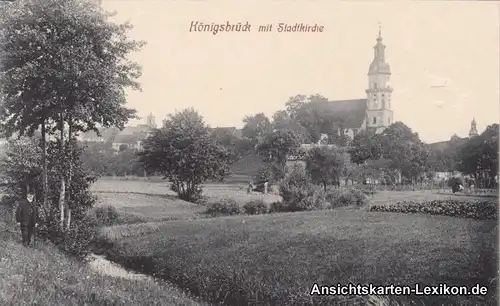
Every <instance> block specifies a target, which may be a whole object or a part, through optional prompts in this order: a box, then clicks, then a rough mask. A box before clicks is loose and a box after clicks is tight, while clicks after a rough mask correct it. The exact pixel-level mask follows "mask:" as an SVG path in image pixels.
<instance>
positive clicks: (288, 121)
mask: <svg viewBox="0 0 500 306" xmlns="http://www.w3.org/2000/svg"><path fill="white" fill-rule="evenodd" d="M272 124H273V129H274V130H291V131H293V132H295V133H296V134H297V135H298V137H299V139H300V142H301V143H309V142H310V139H309V132H308V131H307V129H306V128H304V127H303V126H302V125H301V124H300V123H299V122H298V121H297V120H296V119H294V118H292V117H291V116H290V114H289V113H288V112H287V111H285V110H279V111H277V112H275V113H274V115H273V123H272Z"/></svg>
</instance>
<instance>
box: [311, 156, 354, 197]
mask: <svg viewBox="0 0 500 306" xmlns="http://www.w3.org/2000/svg"><path fill="white" fill-rule="evenodd" d="M343 153H344V152H343V150H341V149H339V148H337V147H315V148H313V149H312V150H311V151H309V154H308V156H307V159H306V164H307V166H306V169H307V171H308V173H309V175H310V176H311V179H312V182H313V183H315V184H321V185H323V188H324V190H325V191H326V187H327V185H330V184H337V185H338V184H340V177H341V176H342V175H343V174H344V165H345V160H344V157H345V156H344V154H343Z"/></svg>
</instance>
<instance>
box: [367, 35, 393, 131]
mask: <svg viewBox="0 0 500 306" xmlns="http://www.w3.org/2000/svg"><path fill="white" fill-rule="evenodd" d="M381 32H382V30H381V27H380V26H379V30H378V37H377V44H376V45H375V46H374V47H373V49H374V56H373V61H372V63H371V64H370V68H369V69H368V82H369V83H368V89H367V90H366V97H367V110H366V128H367V129H368V130H374V131H375V132H376V133H381V132H382V131H383V130H384V129H385V128H386V127H388V126H389V125H391V124H392V123H393V111H392V109H391V102H392V101H391V94H392V88H391V86H390V82H389V81H390V77H391V68H390V66H389V64H388V63H387V62H386V61H385V45H384V44H383V43H382V33H381Z"/></svg>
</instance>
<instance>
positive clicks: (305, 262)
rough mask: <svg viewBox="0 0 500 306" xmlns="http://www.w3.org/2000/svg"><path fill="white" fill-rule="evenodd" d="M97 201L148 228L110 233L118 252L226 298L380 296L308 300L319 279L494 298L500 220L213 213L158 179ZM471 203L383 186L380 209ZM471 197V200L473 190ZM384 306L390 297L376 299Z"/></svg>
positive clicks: (115, 255)
mask: <svg viewBox="0 0 500 306" xmlns="http://www.w3.org/2000/svg"><path fill="white" fill-rule="evenodd" d="M93 190H94V192H95V194H97V195H99V197H101V203H100V205H113V206H114V207H116V208H117V210H118V212H120V213H126V214H135V215H137V216H141V217H143V218H144V220H146V221H148V222H145V223H138V224H127V225H116V226H110V227H104V228H102V230H101V234H102V236H103V238H105V239H106V240H107V242H108V243H110V248H109V249H108V250H107V256H108V258H109V259H111V260H113V261H116V262H118V263H120V264H122V265H123V266H125V267H128V268H131V269H133V270H137V271H141V272H145V273H147V274H151V275H154V276H157V277H158V278H161V279H166V280H169V281H171V282H172V283H175V284H176V285H178V286H179V287H180V288H182V289H184V290H186V291H187V292H189V293H191V294H193V295H195V296H199V297H201V298H202V299H203V300H205V301H208V302H222V303H224V304H226V305H255V304H259V305H323V304H331V303H332V302H333V301H336V302H339V301H340V300H343V301H345V302H346V303H347V304H348V305H357V304H359V305H363V304H366V303H367V299H369V298H371V299H375V297H349V296H344V297H339V296H329V297H327V296H310V294H309V293H310V290H311V287H312V285H313V284H314V283H318V284H320V285H336V284H337V283H341V284H347V283H349V282H351V283H354V284H358V283H361V284H368V283H373V284H379V285H384V284H390V283H393V284H401V285H412V284H415V283H419V284H422V285H433V284H438V283H447V284H448V285H467V286H472V285H475V284H476V283H479V284H482V285H486V286H488V287H489V289H490V294H489V295H488V296H486V297H475V296H469V297H456V296H427V297H415V296H412V297H404V296H400V297H395V296H391V297H389V296H387V297H383V298H384V299H385V301H391V302H392V303H393V304H388V305H411V304H413V303H415V304H416V303H420V304H419V305H422V303H423V305H441V304H453V305H462V304H463V305H465V303H469V304H475V305H478V304H480V305H490V304H492V305H493V304H495V305H496V300H495V297H494V292H493V291H494V289H495V288H496V279H495V277H496V264H495V263H496V248H495V247H496V241H497V236H496V233H497V222H496V221H479V220H472V219H464V218H454V217H447V216H430V215H424V214H400V213H387V212H369V211H367V210H366V209H334V210H328V211H315V212H300V213H278V214H270V215H258V216H232V217H217V218H206V217H204V215H203V210H204V207H203V206H200V205H197V204H192V203H187V202H184V201H181V200H178V199H176V198H175V197H174V194H173V193H172V192H171V191H169V190H168V186H167V184H165V183H163V182H159V181H116V180H101V181H99V182H97V183H96V184H95V185H94V186H93ZM205 194H206V196H207V197H208V198H209V199H211V200H217V199H220V198H227V197H230V198H232V199H234V200H236V201H237V202H238V203H241V205H243V204H244V203H246V202H247V201H249V200H254V199H261V200H263V201H265V202H272V201H275V200H276V199H279V196H277V195H273V194H268V195H262V194H257V193H254V194H251V195H247V194H246V190H245V186H244V185H243V184H208V185H206V186H205ZM457 198H458V199H463V197H461V196H459V195H448V194H446V195H442V194H437V193H434V192H430V191H407V192H391V191H382V192H378V193H376V194H375V195H374V196H373V198H372V199H371V202H372V203H373V204H378V205H380V204H382V203H386V204H395V203H397V202H398V201H402V200H414V201H424V200H425V201H427V200H436V199H438V200H439V199H440V200H444V199H457ZM470 198H471V199H473V198H472V197H470ZM374 305H382V304H380V303H379V304H376V303H375V304H374Z"/></svg>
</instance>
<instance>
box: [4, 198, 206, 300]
mask: <svg viewBox="0 0 500 306" xmlns="http://www.w3.org/2000/svg"><path fill="white" fill-rule="evenodd" d="M0 230H1V231H0V244H1V245H0V279H1V281H0V305H5V306H10V305H12V306H14V305H105V306H107V305H109V306H111V305H192V306H195V305H206V304H205V303H202V302H198V301H196V300H195V299H193V298H192V297H189V296H187V295H186V294H184V293H183V292H182V291H181V290H179V289H178V288H177V287H176V286H174V285H172V284H169V283H167V282H164V281H155V280H150V279H141V280H134V279H126V278H123V277H114V276H109V275H105V274H102V273H97V272H96V271H94V270H93V269H91V267H90V266H89V265H88V264H86V263H85V262H81V261H78V260H76V259H72V258H69V257H68V256H67V255H65V254H63V253H62V252H60V251H59V250H57V248H56V247H55V246H53V245H52V244H50V243H47V242H40V241H37V243H36V245H35V247H30V248H25V247H24V246H22V244H21V241H20V234H19V233H18V229H17V228H16V227H15V226H14V224H13V222H12V214H11V212H10V209H8V208H6V207H5V206H2V205H0Z"/></svg>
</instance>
